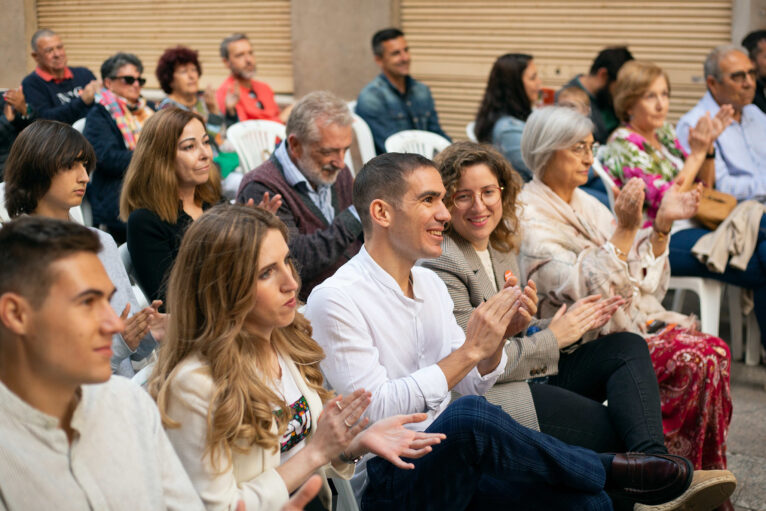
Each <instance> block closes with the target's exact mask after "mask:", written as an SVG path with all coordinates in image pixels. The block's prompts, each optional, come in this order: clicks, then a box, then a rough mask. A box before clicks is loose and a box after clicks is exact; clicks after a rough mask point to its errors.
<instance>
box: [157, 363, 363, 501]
mask: <svg viewBox="0 0 766 511" xmlns="http://www.w3.org/2000/svg"><path fill="white" fill-rule="evenodd" d="M283 359H284V361H285V365H286V366H287V369H288V370H289V371H290V373H291V375H292V377H293V379H294V380H295V383H296V385H297V386H298V389H300V391H301V393H302V394H303V396H304V397H305V398H306V401H307V402H308V405H309V412H310V413H311V417H312V425H311V428H312V433H313V432H314V431H315V430H316V419H317V418H319V414H320V413H322V408H323V406H322V401H321V400H320V398H319V394H317V393H316V392H315V391H314V390H312V389H311V388H310V387H309V386H308V385H307V384H306V382H305V381H304V379H303V376H302V375H301V373H300V372H299V371H298V368H297V367H296V366H295V364H294V363H293V362H292V361H291V360H290V359H289V358H288V357H283ZM170 379H171V384H170V392H169V394H168V415H169V416H170V417H171V418H172V419H173V420H175V421H176V422H179V423H180V424H181V427H180V428H168V429H167V435H168V438H169V439H170V442H171V443H172V444H173V447H175V450H176V452H177V453H178V457H179V458H180V459H181V462H182V463H183V465H184V468H185V469H186V472H187V473H188V474H189V477H190V478H191V480H192V483H193V484H194V487H195V488H196V490H197V492H198V493H199V494H200V497H202V501H203V502H204V504H205V507H206V508H207V509H208V510H232V511H233V510H234V509H235V508H236V506H237V502H238V501H240V500H243V501H244V502H245V506H246V507H247V509H280V508H281V507H282V506H283V505H284V504H285V503H286V502H287V500H288V499H289V497H290V496H289V494H288V492H287V487H286V486H285V482H284V480H283V479H282V477H281V476H280V475H279V474H278V473H277V471H276V470H275V469H276V467H278V466H279V464H280V453H279V448H276V449H263V448H261V447H259V446H257V445H255V446H252V447H251V448H250V449H249V451H247V452H237V451H234V452H233V453H232V463H231V464H230V466H229V468H228V469H227V470H226V471H224V472H221V473H218V472H216V470H215V469H214V468H213V465H212V463H211V459H210V456H209V455H207V454H206V453H205V438H206V436H207V427H208V426H207V414H208V409H209V406H210V402H211V400H212V398H213V392H214V384H213V379H212V377H211V376H210V370H209V368H208V366H207V364H206V363H205V362H203V361H202V360H201V359H200V358H199V356H197V355H192V356H191V357H189V358H188V359H185V360H184V361H183V362H181V364H179V365H178V367H176V369H175V370H174V371H173V373H172V374H171V376H170ZM273 429H274V430H276V422H275V423H274V425H273ZM222 464H224V463H219V466H220V465H222ZM319 473H320V475H321V476H322V479H323V482H322V489H321V490H320V493H319V497H320V499H321V500H322V503H323V504H325V507H327V508H328V509H330V500H331V494H330V487H329V486H328V484H327V477H328V476H335V475H336V472H335V470H334V469H332V467H331V466H330V465H326V466H325V467H323V468H322V469H320V470H319ZM353 473H354V466H353V465H348V466H347V468H346V470H344V471H343V473H341V474H338V475H340V476H341V477H343V478H344V479H349V478H350V477H351V476H352V475H353Z"/></svg>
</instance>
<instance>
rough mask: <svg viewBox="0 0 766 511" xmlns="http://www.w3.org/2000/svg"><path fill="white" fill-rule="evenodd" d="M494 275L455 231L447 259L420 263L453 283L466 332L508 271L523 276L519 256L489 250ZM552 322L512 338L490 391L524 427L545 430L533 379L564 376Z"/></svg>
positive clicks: (444, 256) (449, 238) (457, 310)
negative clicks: (531, 384)
mask: <svg viewBox="0 0 766 511" xmlns="http://www.w3.org/2000/svg"><path fill="white" fill-rule="evenodd" d="M489 255H490V258H491V260H492V268H493V269H494V275H491V276H490V275H487V272H486V271H485V270H484V266H483V265H482V264H481V260H480V259H479V256H478V255H477V254H476V251H475V250H474V249H473V247H472V246H471V244H470V243H469V242H467V241H466V240H464V239H463V238H461V237H460V236H459V235H457V234H456V233H455V232H454V231H452V232H450V233H449V234H448V235H447V236H445V237H444V241H443V242H442V255H441V256H440V257H439V258H438V259H428V260H422V261H420V262H419V263H418V264H420V265H422V266H425V267H426V268H430V269H431V270H433V271H435V272H436V274H437V275H439V277H440V278H441V279H442V280H443V281H444V283H445V284H446V285H447V290H448V291H449V294H450V296H451V297H452V302H453V313H454V314H455V318H456V319H457V322H458V324H459V325H460V326H461V327H462V328H463V330H465V329H466V326H467V325H468V319H469V318H470V317H471V314H472V313H473V310H474V309H475V308H476V307H478V306H479V305H481V304H482V303H484V302H485V301H487V300H488V299H489V298H491V297H492V296H493V295H494V294H495V293H497V291H495V287H494V286H493V285H492V281H490V279H494V282H496V283H497V287H498V289H499V288H502V286H503V284H504V283H505V276H504V275H505V272H506V270H511V271H512V272H513V274H514V275H516V276H519V267H518V263H517V262H516V257H515V254H514V253H512V252H499V251H497V250H495V249H494V248H493V247H492V245H490V246H489ZM549 322H550V320H549V319H546V320H539V319H533V320H532V323H531V324H530V326H537V327H539V328H541V329H542V330H540V331H539V332H537V333H535V334H533V335H531V336H525V337H512V338H510V339H508V340H507V341H506V343H505V348H504V349H505V352H506V354H507V355H508V364H507V365H506V367H505V371H504V372H503V374H502V376H500V378H498V380H497V383H495V386H494V387H493V388H491V389H490V390H489V391H487V394H486V397H487V399H488V400H489V401H490V402H492V403H494V404H496V405H499V406H501V407H502V408H503V410H505V411H506V412H507V413H508V415H510V416H511V417H513V418H514V420H516V421H517V422H518V423H520V424H521V425H523V426H525V427H528V428H531V429H535V430H537V431H539V430H540V426H539V424H538V422H537V413H536V411H535V405H534V401H533V400H532V393H531V392H530V390H529V384H528V383H526V380H527V379H530V378H539V377H541V376H547V375H551V374H556V373H557V372H558V360H559V349H558V343H557V341H556V337H555V336H554V335H553V332H551V330H550V329H548V328H547V326H548V323H549Z"/></svg>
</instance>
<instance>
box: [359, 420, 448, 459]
mask: <svg viewBox="0 0 766 511" xmlns="http://www.w3.org/2000/svg"><path fill="white" fill-rule="evenodd" d="M427 417H428V415H426V414H425V413H413V414H410V415H394V416H393V417H388V418H386V419H382V420H379V421H378V422H376V423H375V424H373V425H372V426H370V427H369V428H367V429H366V430H365V431H364V432H362V433H361V434H360V435H359V436H358V437H357V438H356V439H354V442H353V443H352V445H350V446H349V451H350V452H351V453H352V454H353V455H355V456H358V455H360V454H365V453H368V452H371V453H373V454H376V455H378V456H380V457H381V458H383V459H385V460H388V461H389V462H391V464H393V465H394V466H396V467H398V468H403V469H413V468H415V465H413V464H412V463H407V462H405V461H403V460H402V457H405V458H411V459H417V458H421V457H423V456H425V455H426V454H428V453H429V452H431V446H432V445H436V444H438V443H439V442H441V441H442V440H444V439H445V438H447V436H446V435H444V434H442V433H424V432H420V431H412V430H411V429H407V428H405V427H404V425H405V424H410V423H413V422H423V421H424V420H426V418H427Z"/></svg>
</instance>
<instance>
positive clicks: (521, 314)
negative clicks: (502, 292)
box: [503, 273, 538, 339]
mask: <svg viewBox="0 0 766 511" xmlns="http://www.w3.org/2000/svg"><path fill="white" fill-rule="evenodd" d="M517 282H518V279H517V278H516V276H515V275H513V274H512V273H511V274H510V275H509V276H508V278H506V280H505V285H504V286H503V289H505V288H508V287H515V286H516V283H517ZM517 301H518V305H519V307H518V311H517V313H516V314H514V315H513V317H512V318H511V321H510V323H508V328H507V329H506V330H505V338H506V339H507V338H508V337H513V336H514V335H517V334H519V333H520V332H523V331H525V330H526V329H527V327H528V326H529V322H530V321H532V318H533V317H534V315H535V314H537V302H538V298H537V286H536V285H535V283H534V282H533V281H531V280H529V281H527V285H526V286H524V290H523V292H520V293H519V297H518V299H517Z"/></svg>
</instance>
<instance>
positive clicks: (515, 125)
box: [492, 115, 532, 183]
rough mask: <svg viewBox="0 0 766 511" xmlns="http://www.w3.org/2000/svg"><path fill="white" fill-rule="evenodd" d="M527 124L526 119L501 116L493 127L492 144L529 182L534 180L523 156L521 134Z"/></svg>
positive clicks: (525, 180)
mask: <svg viewBox="0 0 766 511" xmlns="http://www.w3.org/2000/svg"><path fill="white" fill-rule="evenodd" d="M525 125H526V123H525V122H524V121H522V120H521V119H517V118H515V117H511V116H510V115H504V116H502V117H500V118H499V119H498V120H497V122H495V126H494V127H493V128H492V145H494V146H495V147H496V148H497V149H498V150H499V151H500V152H501V153H503V156H505V159H506V160H508V161H509V162H511V166H512V167H513V169H514V170H515V171H516V172H518V173H519V175H521V178H522V179H523V180H524V182H525V183H527V182H529V181H531V180H532V171H531V170H529V167H527V164H526V163H524V160H523V159H522V157H521V134H522V133H523V132H524V126H525Z"/></svg>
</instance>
